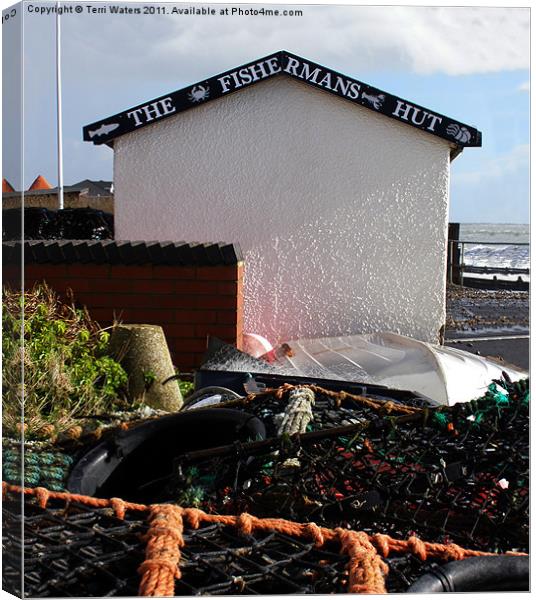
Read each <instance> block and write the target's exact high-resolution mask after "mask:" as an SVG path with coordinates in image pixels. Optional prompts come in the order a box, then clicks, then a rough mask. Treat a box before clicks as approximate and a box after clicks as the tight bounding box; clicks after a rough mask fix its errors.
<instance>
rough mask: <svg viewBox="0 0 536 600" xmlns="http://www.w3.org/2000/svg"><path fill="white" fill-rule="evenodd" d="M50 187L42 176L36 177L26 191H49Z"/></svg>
mask: <svg viewBox="0 0 536 600" xmlns="http://www.w3.org/2000/svg"><path fill="white" fill-rule="evenodd" d="M51 189H52V186H51V185H50V183H48V181H47V180H46V179H45V178H44V177H43V176H42V175H38V176H37V177H36V178H35V180H34V182H33V183H32V185H31V186H30V187H29V188H28V191H32V190H51Z"/></svg>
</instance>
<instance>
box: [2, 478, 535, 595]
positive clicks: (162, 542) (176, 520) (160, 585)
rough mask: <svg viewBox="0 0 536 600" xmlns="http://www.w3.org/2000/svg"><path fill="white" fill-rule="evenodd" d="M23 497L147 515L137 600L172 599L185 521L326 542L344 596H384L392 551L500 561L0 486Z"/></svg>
mask: <svg viewBox="0 0 536 600" xmlns="http://www.w3.org/2000/svg"><path fill="white" fill-rule="evenodd" d="M8 493H22V494H25V495H29V496H35V498H36V499H37V501H38V503H39V506H41V507H42V508H45V507H46V505H47V502H48V501H49V500H50V499H54V500H64V501H65V502H79V503H81V504H85V505H88V506H93V507H95V508H108V507H109V508H113V510H114V512H115V514H116V515H117V517H118V518H120V519H123V518H124V516H125V513H126V511H127V510H132V511H143V512H149V530H148V532H147V534H146V536H145V539H146V541H147V547H146V552H145V561H144V562H143V563H142V564H141V566H140V568H139V573H140V575H141V576H142V581H141V584H140V588H139V589H140V595H142V596H171V595H173V590H174V579H175V578H177V579H178V578H180V570H179V567H178V564H179V560H180V549H181V548H182V547H183V546H184V539H183V528H184V523H183V519H184V520H186V522H187V523H188V525H189V526H190V527H191V528H192V529H198V528H199V527H200V525H201V524H202V523H221V524H222V525H224V526H230V527H235V528H236V529H238V531H239V532H240V533H241V534H242V535H246V536H248V535H251V534H252V533H254V532H263V531H266V532H278V533H283V534H285V535H288V536H290V537H295V538H299V539H305V540H309V541H311V542H313V543H314V546H315V547H317V548H320V547H322V546H324V544H326V543H329V542H332V543H333V542H334V543H338V544H339V545H340V547H341V554H345V555H347V556H348V557H349V561H348V591H349V592H350V593H373V594H384V593H386V590H385V576H386V575H387V572H388V567H387V565H386V564H385V562H384V561H383V560H382V557H383V558H387V557H388V556H389V554H390V553H392V552H399V553H411V554H413V555H414V556H416V557H418V558H419V559H420V560H422V561H425V560H427V559H428V558H437V559H440V560H444V561H451V560H462V559H464V558H468V557H471V556H499V555H497V554H494V553H493V552H482V551H479V550H468V549H466V548H462V547H461V546H458V545H457V544H437V543H433V542H425V541H423V540H421V539H419V538H417V537H415V536H411V537H409V538H408V539H407V540H398V539H394V538H392V537H390V536H388V535H384V534H380V533H377V534H374V535H369V534H367V533H364V532H357V531H352V530H346V529H341V528H337V529H328V528H326V527H320V526H318V525H316V524H315V523H295V522H293V521H287V520H286V519H278V518H272V519H267V518H263V519H261V518H259V517H255V516H254V515H250V514H248V513H242V514H240V515H238V516H235V515H210V514H207V513H205V512H204V511H202V510H200V509H197V508H181V507H179V506H175V505H172V504H154V505H150V506H147V505H145V504H134V503H132V502H125V501H124V500H121V499H120V498H111V499H104V498H93V497H91V496H83V495H81V494H71V493H69V492H52V491H50V490H47V489H45V488H22V487H19V486H17V485H10V484H8V483H6V482H5V481H3V482H2V494H3V496H4V497H5V496H6V495H7V494H8ZM506 554H508V555H513V556H526V554H525V553H523V552H507V553H506Z"/></svg>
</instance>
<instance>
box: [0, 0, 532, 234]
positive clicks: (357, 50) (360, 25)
mask: <svg viewBox="0 0 536 600" xmlns="http://www.w3.org/2000/svg"><path fill="white" fill-rule="evenodd" d="M62 4H63V5H65V6H71V8H72V7H76V6H78V4H77V3H76V2H65V3H62ZM145 4H146V5H147V3H145ZM51 5H53V4H51V3H48V6H51ZM111 5H114V6H131V7H139V6H141V5H140V4H137V3H130V4H128V3H113V2H91V3H89V4H88V3H84V4H81V5H80V6H81V7H82V9H83V10H82V12H81V13H80V14H77V13H75V12H74V11H73V13H72V14H70V13H66V14H63V15H62V17H61V48H62V63H61V67H62V68H61V78H62V102H63V106H62V115H63V138H62V139H63V156H64V167H63V168H64V182H65V184H66V185H68V184H73V183H75V182H77V181H80V180H82V179H94V180H96V179H105V180H111V179H113V151H112V149H111V148H109V147H107V146H94V145H93V144H91V143H88V142H83V141H82V127H83V126H84V125H87V124H89V123H92V122H94V121H98V120H100V119H102V118H105V117H107V116H109V115H112V114H115V113H117V112H121V111H123V110H125V109H127V108H130V107H131V106H134V105H136V104H139V103H142V102H145V101H147V100H150V99H152V98H156V97H157V96H160V95H163V94H166V93H168V92H171V91H174V90H177V89H180V88H183V87H186V86H187V85H190V84H192V83H195V82H196V81H199V80H202V79H205V78H207V77H209V76H212V75H216V74H218V73H220V72H222V71H225V70H227V69H230V68H232V67H235V66H238V65H241V64H243V63H247V62H249V61H252V60H254V59H256V58H259V57H262V56H265V55H267V54H271V53H273V52H275V51H278V50H283V49H284V50H288V51H290V52H292V53H295V54H298V55H300V56H303V57H305V58H308V59H310V60H312V61H314V62H317V63H319V64H321V65H324V66H326V67H328V68H330V69H333V70H336V71H340V72H342V73H344V74H346V75H349V76H351V77H354V78H356V79H358V80H360V81H363V82H365V83H368V84H370V85H373V86H376V87H378V88H380V89H383V90H385V91H387V92H389V93H391V94H393V95H396V96H400V97H402V98H405V99H407V100H410V101H412V102H414V103H416V104H420V105H422V106H425V107H427V108H430V109H432V110H433V111H435V112H439V113H443V114H445V115H447V116H449V117H452V118H453V119H455V120H459V121H461V122H464V123H467V124H469V125H472V126H474V127H476V128H477V129H479V130H480V131H481V132H482V140H483V145H482V148H466V149H465V150H464V151H463V153H462V154H461V155H460V156H458V158H456V160H455V161H454V162H453V163H452V169H451V196H450V215H449V218H450V220H451V221H459V222H462V223H463V222H493V223H502V222H508V223H528V221H529V194H530V186H529V174H530V166H529V140H530V128H529V115H530V93H529V92H530V70H529V66H530V12H529V9H528V8H498V7H487V8H486V7H469V6H465V7H449V6H445V7H424V6H411V7H409V6H399V5H393V6H350V5H332V4H329V5H291V4H288V5H284V6H282V5H279V6H278V7H277V8H279V9H284V8H286V9H291V10H292V9H294V10H301V11H302V12H303V15H302V16H300V17H279V18H278V17H268V16H262V15H259V16H251V15H242V16H240V15H238V16H231V15H229V16H225V15H223V16H220V15H219V11H220V9H221V8H225V7H238V6H240V7H241V8H243V9H247V8H256V9H259V8H262V7H263V6H264V7H265V8H276V6H275V5H270V4H255V3H248V4H241V5H238V4H234V5H232V4H229V5H226V4H208V3H207V4H201V3H183V4H174V3H168V4H163V3H155V4H153V6H154V7H163V6H165V7H166V10H167V11H168V14H165V15H162V14H154V15H132V14H131V15H119V14H110V11H109V7H110V6H111ZM194 5H195V6H198V7H201V6H205V7H213V8H215V9H216V12H217V14H216V15H215V16H212V15H205V16H192V15H180V14H169V13H170V11H171V9H172V8H173V7H174V6H176V7H179V8H185V7H189V6H194ZM2 6H3V7H5V6H7V3H6V2H3V3H2ZM30 6H32V7H33V10H34V11H35V8H36V7H43V6H46V4H45V3H39V2H27V3H26V4H25V6H21V5H18V7H17V14H16V15H15V16H14V17H13V18H11V19H10V20H8V21H4V24H3V28H2V29H3V47H4V53H3V81H4V90H3V110H4V118H3V123H4V128H3V175H4V177H6V178H7V179H8V180H9V181H10V183H11V184H12V185H13V186H14V187H15V188H16V189H21V187H22V186H24V188H25V189H27V188H28V186H29V185H30V184H31V183H32V181H33V180H34V179H35V177H36V176H37V175H39V174H41V175H43V176H44V177H45V178H46V179H47V180H48V181H49V182H50V183H51V184H52V185H56V182H57V159H56V155H57V150H56V148H57V146H56V104H55V102H56V96H55V76H56V75H55V22H56V19H55V16H54V15H48V16H47V15H42V14H36V12H30V9H29V7H30ZM88 7H91V8H103V7H106V14H98V13H97V14H95V13H91V12H89V9H88ZM7 12H9V11H7V10H6V9H4V11H3V13H4V15H6V13H7ZM22 24H23V25H22ZM21 25H22V27H23V29H24V43H23V53H22V57H23V58H22V60H23V61H24V68H23V69H22V79H23V87H24V102H23V103H22V102H21V98H20V94H19V91H20V85H19V82H18V81H17V79H18V78H20V73H21V69H20V64H19V63H18V62H17V56H16V54H17V53H14V52H13V51H12V48H17V44H19V43H20V27H21ZM6 83H7V86H6ZM21 113H22V114H23V123H24V134H23V136H24V142H25V143H24V146H23V156H22V158H23V164H24V172H23V173H21V172H20V163H21V161H20V157H21V150H20V148H19V144H18V140H19V138H20V135H19V134H20V131H19V130H18V129H17V127H18V126H17V123H19V122H20V119H21ZM6 115H8V117H7V118H6ZM12 115H13V118H12Z"/></svg>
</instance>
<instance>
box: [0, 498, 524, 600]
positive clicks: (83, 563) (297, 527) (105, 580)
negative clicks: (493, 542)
mask: <svg viewBox="0 0 536 600" xmlns="http://www.w3.org/2000/svg"><path fill="white" fill-rule="evenodd" d="M42 490H43V488H40V489H39V488H38V489H36V490H34V489H29V488H27V490H26V494H27V495H26V499H25V502H24V516H22V515H21V502H20V496H19V495H18V493H19V492H18V491H17V490H15V489H10V490H6V489H4V494H5V499H4V504H3V510H4V516H3V526H4V552H5V554H4V562H3V588H4V589H5V590H6V591H8V592H9V593H11V594H13V595H15V596H19V597H22V596H25V597H33V598H46V597H55V598H61V597H73V596H74V597H109V596H131V597H135V596H159V597H162V596H174V595H175V596H191V595H192V596H193V595H195V596H199V595H221V594H227V595H242V594H244V595H253V594H304V593H308V594H332V593H360V592H361V593H363V592H368V593H380V594H381V593H386V592H404V591H407V590H408V588H409V587H410V586H411V585H413V584H416V583H417V584H418V583H419V582H421V581H422V578H423V577H426V573H427V571H429V570H430V569H437V568H438V567H441V568H443V569H445V568H452V567H453V566H456V565H454V564H453V563H460V562H461V563H463V562H465V560H472V561H474V560H478V558H472V557H478V556H479V554H480V553H478V552H475V551H472V550H470V549H464V548H460V547H459V546H456V547H454V546H452V545H448V544H446V545H444V544H443V545H442V544H433V543H429V542H426V541H423V540H418V539H417V538H415V537H413V538H410V539H408V540H396V539H394V538H390V537H388V536H369V535H367V534H365V533H362V532H355V531H350V530H333V529H329V528H321V527H317V526H311V525H307V524H305V525H303V524H300V523H295V522H292V521H285V520H283V519H269V520H263V519H256V518H255V517H251V515H238V516H231V515H207V514H206V513H203V512H202V511H199V510H197V509H195V508H186V509H184V508H179V507H177V506H172V505H152V506H144V505H129V504H127V503H123V502H122V501H120V500H119V499H115V501H113V502H112V501H102V500H99V499H96V498H91V497H84V496H78V497H77V498H73V497H70V496H69V495H68V494H65V495H63V496H62V497H60V496H59V495H58V494H57V493H56V495H55V498H52V497H49V498H44V496H43V491H42ZM52 494H54V493H52ZM21 519H22V521H23V523H24V539H22V537H21V529H20V524H21ZM22 549H24V556H21V550H22ZM460 559H465V560H460ZM505 559H506V560H507V561H508V564H506V565H505V564H504V563H503V562H500V561H505ZM481 560H482V559H481ZM487 560H488V561H489V560H492V561H494V563H492V564H491V567H493V566H495V571H497V570H502V572H503V573H502V574H503V577H502V589H528V557H513V556H508V557H504V556H492V557H490V558H488V559H487ZM21 567H24V571H22V569H21ZM485 568H487V569H488V571H489V570H490V564H489V562H488V563H487V564H485ZM506 569H508V571H506ZM482 570H483V569H482V568H480V572H482ZM506 573H508V575H507V576H505V574H506ZM428 577H429V576H428ZM496 584H497V585H501V584H499V583H497V582H496ZM505 584H506V586H505ZM508 586H509V587H508ZM473 589H474V588H473ZM433 591H441V590H433ZM458 591H464V589H463V588H458Z"/></svg>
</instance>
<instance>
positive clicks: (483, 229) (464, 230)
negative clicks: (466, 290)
mask: <svg viewBox="0 0 536 600" xmlns="http://www.w3.org/2000/svg"><path fill="white" fill-rule="evenodd" d="M460 241H462V242H471V243H470V244H465V250H464V263H465V264H467V265H474V266H479V267H501V268H504V267H508V268H511V269H529V267H530V247H529V246H528V245H519V244H528V243H529V241H530V225H528V224H518V223H461V224H460ZM488 244H489V245H488ZM470 276H471V277H482V278H492V277H493V275H492V274H488V275H486V274H478V275H476V274H473V273H471V274H470ZM519 277H521V279H522V281H529V280H530V278H529V276H528V275H526V274H519V273H516V274H509V275H506V274H497V278H498V279H504V280H517V279H518V278H519Z"/></svg>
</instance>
